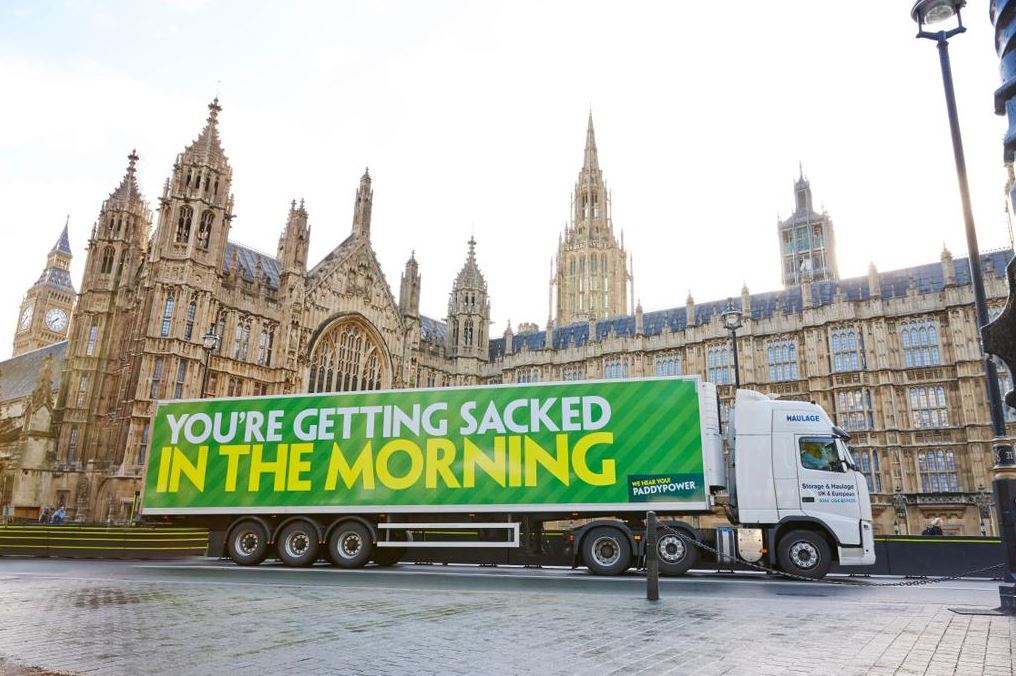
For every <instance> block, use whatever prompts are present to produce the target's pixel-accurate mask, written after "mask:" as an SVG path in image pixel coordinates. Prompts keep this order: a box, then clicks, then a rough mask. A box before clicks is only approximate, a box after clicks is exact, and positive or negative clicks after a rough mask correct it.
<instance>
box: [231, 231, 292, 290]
mask: <svg viewBox="0 0 1016 676" xmlns="http://www.w3.org/2000/svg"><path fill="white" fill-rule="evenodd" d="M233 252H236V261H237V263H239V264H240V274H241V275H243V277H244V279H249V280H251V281H254V272H255V270H256V269H257V264H258V261H259V260H260V261H261V274H263V275H264V276H265V278H266V280H267V282H268V286H270V287H272V288H273V289H277V288H279V270H280V268H281V266H280V265H279V261H278V259H276V258H273V257H272V256H269V255H267V254H263V253H261V252H260V251H256V250H254V249H251V248H249V247H246V246H244V245H242V244H237V243H236V242H226V256H225V260H224V261H223V263H222V270H223V272H229V266H230V265H232V261H233Z"/></svg>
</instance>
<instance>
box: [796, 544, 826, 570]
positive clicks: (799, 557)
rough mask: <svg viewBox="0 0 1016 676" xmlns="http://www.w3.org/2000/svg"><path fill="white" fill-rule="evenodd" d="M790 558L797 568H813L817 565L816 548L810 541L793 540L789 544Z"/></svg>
mask: <svg viewBox="0 0 1016 676" xmlns="http://www.w3.org/2000/svg"><path fill="white" fill-rule="evenodd" d="M790 560H791V561H793V562H794V565H795V566H797V567H798V568H802V569H808V568H814V567H815V566H816V565H818V560H819V555H818V548H816V547H815V545H813V544H812V543H810V542H804V541H801V542H795V543H794V544H792V545H791V546H790Z"/></svg>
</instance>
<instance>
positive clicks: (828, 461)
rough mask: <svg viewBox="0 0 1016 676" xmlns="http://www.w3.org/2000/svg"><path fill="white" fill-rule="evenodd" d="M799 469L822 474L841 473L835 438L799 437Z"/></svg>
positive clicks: (841, 465) (841, 464) (841, 467)
mask: <svg viewBox="0 0 1016 676" xmlns="http://www.w3.org/2000/svg"><path fill="white" fill-rule="evenodd" d="M799 444H800V446H801V467H803V468H805V469H817V470H819V471H822V472H843V463H841V462H840V454H839V451H837V450H836V437H801V439H800V441H799Z"/></svg>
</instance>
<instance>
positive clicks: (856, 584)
mask: <svg viewBox="0 0 1016 676" xmlns="http://www.w3.org/2000/svg"><path fill="white" fill-rule="evenodd" d="M658 530H663V531H666V532H667V533H670V534H673V535H676V536H677V537H679V538H681V540H682V541H684V542H686V543H691V544H693V545H695V546H696V547H698V548H699V549H704V550H706V551H709V552H712V553H713V554H715V555H716V560H717V562H718V563H719V562H722V561H723V559H724V558H730V557H729V556H728V555H726V554H723V553H721V552H720V551H719V550H718V549H716V548H715V547H710V546H709V545H707V544H706V543H704V542H700V541H698V540H696V539H695V538H693V537H690V536H689V535H688V534H687V533H686V532H684V531H682V530H680V529H677V528H671V527H670V526H667V525H665V524H659V525H658ZM737 563H738V564H740V565H744V566H748V567H749V568H753V569H755V570H758V571H762V572H764V573H772V574H773V575H779V576H781V577H786V578H790V579H792V580H802V581H804V582H819V583H822V584H839V585H847V586H852V587H920V586H923V585H927V584H938V583H940V582H950V581H952V580H958V579H960V578H964V577H970V576H971V575H974V574H976V573H984V572H987V571H989V570H994V569H996V568H1001V567H1002V566H1004V565H1005V564H1004V563H996V564H994V565H992V566H984V567H983V568H975V569H973V570H968V571H965V572H963V573H958V574H956V575H947V576H945V577H934V578H922V579H919V580H906V581H904V582H886V583H882V582H865V581H863V580H853V579H847V580H827V579H822V580H816V579H815V578H811V577H805V576H804V575H797V574H795V573H788V572H786V571H784V570H779V569H778V568H770V567H769V566H763V565H761V564H758V563H751V562H750V561H744V560H740V561H737Z"/></svg>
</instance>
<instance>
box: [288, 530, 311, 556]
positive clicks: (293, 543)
mask: <svg viewBox="0 0 1016 676" xmlns="http://www.w3.org/2000/svg"><path fill="white" fill-rule="evenodd" d="M308 549H310V537H308V535H307V533H304V532H303V531H298V532H296V533H293V534H292V535H290V536H289V537H288V538H287V539H286V552H287V553H288V554H289V555H290V556H291V557H293V558H299V557H301V556H303V555H304V554H306V553H307V550H308Z"/></svg>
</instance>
